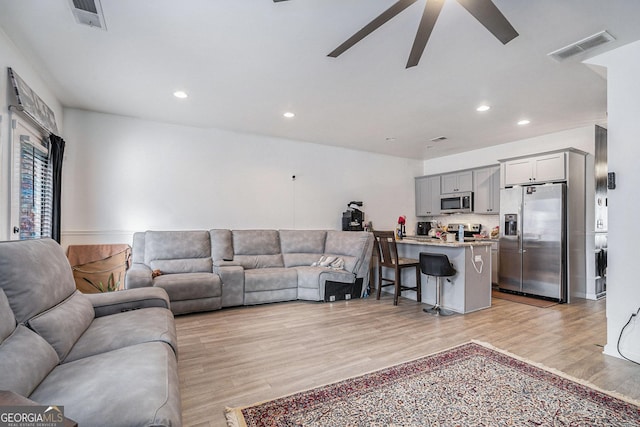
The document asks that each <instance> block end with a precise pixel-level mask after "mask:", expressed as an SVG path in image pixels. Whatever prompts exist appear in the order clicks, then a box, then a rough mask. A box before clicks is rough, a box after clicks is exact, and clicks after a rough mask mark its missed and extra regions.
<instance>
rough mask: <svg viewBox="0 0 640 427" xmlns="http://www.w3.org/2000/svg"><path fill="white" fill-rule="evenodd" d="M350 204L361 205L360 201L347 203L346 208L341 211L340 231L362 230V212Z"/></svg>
mask: <svg viewBox="0 0 640 427" xmlns="http://www.w3.org/2000/svg"><path fill="white" fill-rule="evenodd" d="M351 205H356V206H358V207H362V202H357V201H351V202H349V203H348V204H347V210H346V211H344V212H342V231H363V230H364V212H362V211H361V210H360V209H358V208H356V207H352V206H351Z"/></svg>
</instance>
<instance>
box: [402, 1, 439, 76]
mask: <svg viewBox="0 0 640 427" xmlns="http://www.w3.org/2000/svg"><path fill="white" fill-rule="evenodd" d="M443 4H444V0H427V4H425V6H424V12H423V13H422V19H421V20H420V26H419V27H418V32H417V33H416V38H415V39H414V40H413V46H412V47H411V53H410V54H409V60H408V61H407V66H406V67H405V68H411V67H415V66H416V65H418V62H420V57H422V53H423V52H424V48H425V47H426V46H427V42H428V41H429V37H431V32H432V31H433V27H434V26H435V25H436V21H437V20H438V16H439V15H440V11H441V10H442V5H443Z"/></svg>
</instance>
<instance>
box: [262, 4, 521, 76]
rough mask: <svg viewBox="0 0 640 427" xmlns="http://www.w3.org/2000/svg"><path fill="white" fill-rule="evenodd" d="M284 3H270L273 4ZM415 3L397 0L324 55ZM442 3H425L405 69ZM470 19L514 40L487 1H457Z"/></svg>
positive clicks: (415, 58) (421, 47) (506, 23)
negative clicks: (470, 16)
mask: <svg viewBox="0 0 640 427" xmlns="http://www.w3.org/2000/svg"><path fill="white" fill-rule="evenodd" d="M281 1H288V0H273V2H274V3H277V2H281ZM416 1H418V0H398V1H396V3H394V4H393V5H392V6H391V7H390V8H389V9H387V10H385V11H384V12H382V13H381V14H380V15H378V16H377V17H376V18H374V19H373V20H372V21H371V22H369V23H368V24H367V25H365V26H364V27H362V29H361V30H360V31H358V32H357V33H355V34H354V35H353V36H351V37H349V38H348V39H347V40H346V41H345V42H344V43H342V44H341V45H340V46H338V47H337V48H335V49H334V50H333V51H331V52H330V53H329V55H327V56H331V57H333V58H337V57H338V56H340V55H342V54H343V53H344V52H345V51H347V50H348V49H350V48H351V47H353V46H354V45H355V44H356V43H358V42H359V41H360V40H362V39H363V38H365V37H366V36H368V35H369V34H371V33H372V32H374V31H375V30H377V29H378V28H379V27H381V26H382V25H383V24H385V23H386V22H387V21H389V20H391V19H392V18H393V17H394V16H396V15H398V14H399V13H400V12H402V11H403V10H405V9H406V8H407V7H409V6H411V5H412V4H414V3H415V2H416ZM444 1H445V0H427V3H426V4H425V7H424V12H423V14H422V19H421V20H420V25H419V26H418V32H417V33H416V37H415V39H414V41H413V47H412V48H411V53H410V54H409V60H408V61H407V66H406V68H410V67H415V66H416V65H418V62H420V57H421V56H422V53H423V52H424V49H425V47H426V46H427V42H428V41H429V37H430V36H431V32H432V31H433V27H434V26H435V25H436V21H437V20H438V16H439V15H440V11H441V10H442V5H443V4H444ZM457 2H458V3H460V4H461V5H462V6H463V7H464V8H465V9H466V10H467V11H468V12H469V13H470V14H471V15H473V17H474V18H476V19H477V20H478V21H479V22H480V23H481V24H482V25H484V27H485V28H486V29H487V30H489V32H491V34H493V35H494V36H495V37H496V38H497V39H498V40H500V41H501V42H502V44H507V43H509V42H510V41H511V40H513V39H514V38H516V37H518V32H517V31H516V30H515V29H514V28H513V26H512V25H511V24H510V23H509V21H508V20H507V18H505V16H504V15H503V14H502V12H500V10H499V9H498V8H497V7H496V5H495V4H493V2H492V1H491V0H457Z"/></svg>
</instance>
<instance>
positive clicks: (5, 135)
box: [0, 28, 63, 241]
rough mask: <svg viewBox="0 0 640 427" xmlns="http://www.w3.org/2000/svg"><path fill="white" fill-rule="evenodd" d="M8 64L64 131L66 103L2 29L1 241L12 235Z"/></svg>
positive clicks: (0, 64)
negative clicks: (10, 222) (62, 102)
mask: <svg viewBox="0 0 640 427" xmlns="http://www.w3.org/2000/svg"><path fill="white" fill-rule="evenodd" d="M7 67H11V68H12V69H13V70H14V71H15V72H16V73H17V74H18V75H19V76H20V77H21V78H22V79H23V80H24V81H25V82H26V83H27V84H28V85H29V87H31V89H33V90H34V91H35V93H37V94H38V96H39V97H40V98H42V100H43V101H44V102H45V104H47V105H48V106H49V108H51V109H52V110H53V113H54V114H55V117H56V122H57V124H58V130H60V131H62V120H63V116H62V106H61V105H60V103H59V102H58V100H57V99H56V98H55V96H53V94H52V92H51V91H50V90H49V89H47V86H46V84H45V83H44V81H43V80H42V79H41V78H40V76H39V75H38V73H37V71H36V70H35V69H34V68H33V67H31V65H30V64H29V61H28V60H27V58H25V57H24V56H23V55H22V53H21V52H20V50H19V49H18V48H17V47H16V46H15V45H14V44H13V43H12V42H11V40H9V38H8V37H7V36H6V35H5V33H4V32H3V31H2V29H1V28H0V241H2V240H8V239H9V237H10V228H11V225H10V224H9V185H10V155H11V144H10V139H9V138H10V134H11V120H10V116H11V115H10V114H9V111H8V108H9V104H8V96H7V95H8V90H9V88H8V87H7V86H8V85H9V81H8V76H7V75H8V73H7Z"/></svg>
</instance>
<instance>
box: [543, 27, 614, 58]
mask: <svg viewBox="0 0 640 427" xmlns="http://www.w3.org/2000/svg"><path fill="white" fill-rule="evenodd" d="M614 40H615V38H614V37H613V36H612V35H611V34H609V33H607V32H606V31H600V32H599V33H596V34H594V35H592V36H589V37H587V38H584V39H582V40H580V41H577V42H575V43H571V44H570V45H569V46H565V47H563V48H562V49H558V50H555V51H553V52H551V53H549V54H547V55H548V56H550V57H551V58H553V59H555V60H556V61H564V60H565V59H567V58H570V57H572V56H575V55H578V54H580V53H583V52H586V51H588V50H591V49H595V48H596V47H598V46H602V45H603V44H605V43H609V42H612V41H614Z"/></svg>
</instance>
